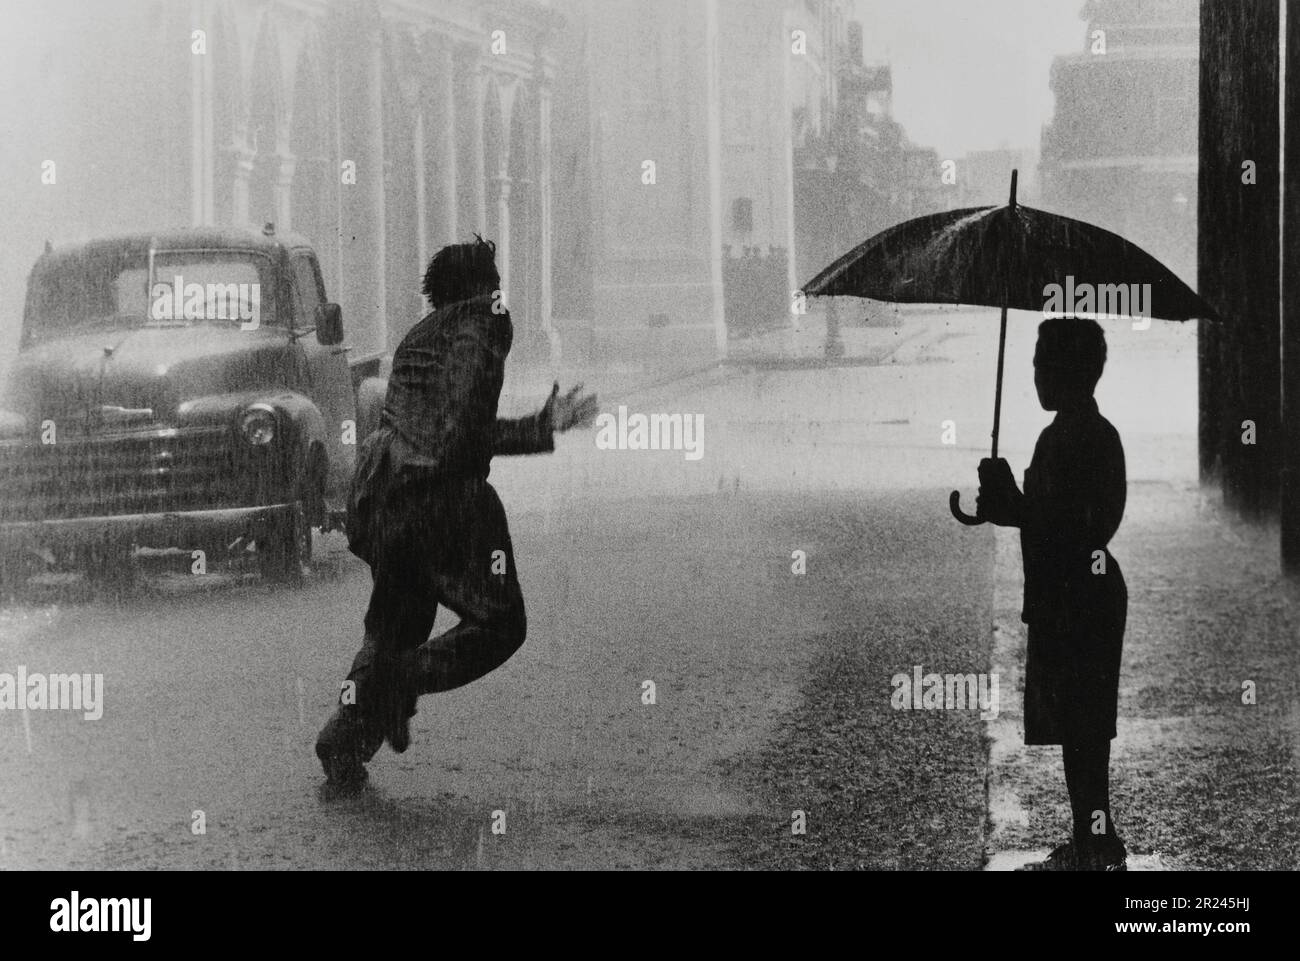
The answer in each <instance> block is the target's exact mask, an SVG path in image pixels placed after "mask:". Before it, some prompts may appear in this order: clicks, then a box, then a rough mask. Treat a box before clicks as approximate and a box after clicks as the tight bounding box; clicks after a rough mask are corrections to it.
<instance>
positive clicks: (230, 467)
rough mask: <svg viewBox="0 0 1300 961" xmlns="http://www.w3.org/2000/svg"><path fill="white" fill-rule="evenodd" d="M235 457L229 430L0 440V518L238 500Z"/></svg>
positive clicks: (240, 487) (243, 491) (242, 490)
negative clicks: (51, 441) (55, 440)
mask: <svg viewBox="0 0 1300 961" xmlns="http://www.w3.org/2000/svg"><path fill="white" fill-rule="evenodd" d="M236 460H237V458H236V454H235V449H234V444H233V438H232V437H231V435H230V432H229V431H228V430H224V429H219V428H202V429H189V430H178V429H175V428H161V429H154V430H149V431H141V432H131V433H129V434H105V435H97V436H94V437H78V438H75V439H69V440H66V441H65V440H63V439H62V438H60V439H59V442H58V443H56V444H49V445H41V444H33V443H31V442H28V441H24V442H10V443H4V444H0V520H5V521H32V520H52V519H57V518H68V517H92V516H105V515H113V514H143V513H158V512H167V511H184V510H199V509H207V508H217V507H229V506H239V505H240V504H241V503H242V502H243V500H246V499H247V492H248V489H249V486H250V485H248V484H247V483H245V482H241V475H242V480H244V481H246V480H247V474H246V472H245V471H244V470H238V468H241V467H242V468H246V467H247V465H246V464H236ZM241 495H242V500H241Z"/></svg>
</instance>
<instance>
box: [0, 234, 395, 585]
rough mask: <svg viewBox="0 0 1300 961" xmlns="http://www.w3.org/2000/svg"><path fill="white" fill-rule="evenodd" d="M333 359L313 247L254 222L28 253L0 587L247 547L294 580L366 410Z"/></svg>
mask: <svg viewBox="0 0 1300 961" xmlns="http://www.w3.org/2000/svg"><path fill="white" fill-rule="evenodd" d="M350 350H351V348H350V347H349V346H348V345H346V344H345V343H344V331H343V320H342V312H341V310H340V308H339V307H338V305H337V304H334V303H330V302H328V301H327V299H326V294H325V288H324V284H323V283H322V280H321V273H320V268H319V265H318V263H317V259H316V254H315V252H314V251H313V250H312V248H311V246H310V245H309V244H308V242H307V241H306V240H305V239H304V238H301V237H295V236H292V235H288V234H285V235H278V236H277V235H276V233H275V230H274V227H273V226H272V225H270V224H268V225H267V226H266V227H265V228H263V229H262V230H260V231H258V230H255V229H249V230H239V229H231V228H195V229H190V230H182V231H173V232H169V233H157V234H149V235H140V236H126V237H117V238H112V239H105V240H96V241H93V242H90V243H86V244H81V245H77V246H71V247H67V248H61V249H58V250H52V249H51V248H50V247H49V245H48V244H47V245H46V251H45V253H44V255H43V256H41V257H40V259H39V260H37V262H36V264H35V266H34V267H33V268H32V271H31V275H30V277H29V279H28V287H27V300H26V307H25V310H24V314H23V322H22V334H21V341H20V344H19V350H18V353H17V357H16V361H15V362H14V363H13V365H12V369H11V370H9V371H8V372H7V376H5V377H4V386H3V393H0V577H3V578H4V585H5V587H6V589H12V588H13V587H15V586H16V583H17V582H18V581H21V580H23V579H25V578H26V576H28V575H29V574H30V573H31V569H32V565H33V564H34V563H35V564H46V565H48V564H50V563H52V562H53V563H57V564H59V565H60V566H62V565H65V564H71V565H74V566H76V567H80V568H81V569H82V570H85V571H87V572H88V573H90V574H91V575H92V576H94V575H96V574H98V575H100V576H103V575H109V576H111V575H112V574H113V572H114V571H116V570H121V569H122V568H123V566H124V564H125V562H126V561H127V560H128V558H129V557H130V555H131V554H132V553H133V552H135V551H136V549H137V548H142V547H148V548H155V549H163V550H166V549H169V548H170V549H173V552H175V550H176V549H178V550H179V551H180V552H181V553H183V554H192V555H193V556H194V557H195V558H199V557H203V558H205V559H206V558H209V557H211V558H213V560H214V562H215V560H216V559H217V557H218V556H222V555H225V554H228V553H230V552H231V551H239V552H247V551H248V550H249V548H253V553H255V555H256V557H257V559H258V563H259V566H260V567H261V569H262V572H263V573H264V574H265V575H267V576H270V577H272V578H275V579H278V580H282V581H289V582H296V581H297V580H298V579H299V578H300V577H301V574H302V571H303V566H304V564H305V563H306V562H307V561H309V560H310V556H311V545H312V536H311V529H312V528H313V527H316V528H321V529H324V530H328V529H329V528H330V527H331V526H332V525H337V524H338V523H339V521H340V519H341V517H342V513H343V509H344V504H345V500H346V491H347V484H348V481H349V479H350V476H351V472H352V468H353V464H354V462H355V451H356V445H357V444H358V443H360V441H361V440H362V439H363V438H364V437H365V435H366V433H368V431H369V430H370V429H372V428H373V426H374V425H375V423H376V422H377V418H378V413H379V409H380V407H381V406H382V402H383V389H384V382H383V381H382V380H378V379H375V378H373V377H368V376H367V375H369V374H373V373H376V372H377V367H378V358H377V356H364V357H359V358H358V357H352V358H350V357H349V351H350ZM350 361H351V362H350ZM197 551H203V552H204V554H203V555H199V554H197V553H194V552H197Z"/></svg>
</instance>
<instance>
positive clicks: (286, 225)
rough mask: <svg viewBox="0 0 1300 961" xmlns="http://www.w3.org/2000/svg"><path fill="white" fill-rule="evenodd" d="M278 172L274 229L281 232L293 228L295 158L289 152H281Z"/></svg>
mask: <svg viewBox="0 0 1300 961" xmlns="http://www.w3.org/2000/svg"><path fill="white" fill-rule="evenodd" d="M278 156H279V160H280V167H279V174H278V176H277V177H276V180H275V229H276V230H277V231H279V232H281V233H285V232H288V231H290V230H293V214H292V210H293V200H292V192H293V174H294V170H295V169H296V166H297V159H296V158H295V157H294V156H293V154H291V153H287V152H286V153H281V154H279V155H278Z"/></svg>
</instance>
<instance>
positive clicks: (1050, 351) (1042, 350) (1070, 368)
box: [1034, 317, 1106, 390]
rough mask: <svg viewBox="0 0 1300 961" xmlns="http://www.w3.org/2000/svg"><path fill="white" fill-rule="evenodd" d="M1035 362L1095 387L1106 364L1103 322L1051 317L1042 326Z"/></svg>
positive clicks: (1039, 332) (1039, 330) (1039, 331)
mask: <svg viewBox="0 0 1300 961" xmlns="http://www.w3.org/2000/svg"><path fill="white" fill-rule="evenodd" d="M1034 363H1035V364H1036V365H1038V366H1040V367H1052V368H1055V369H1057V370H1059V371H1061V372H1063V373H1067V374H1068V375H1070V376H1072V377H1077V378H1078V382H1079V383H1080V384H1081V385H1082V386H1085V387H1087V388H1088V389H1089V390H1091V389H1092V388H1094V387H1096V386H1097V381H1099V380H1100V379H1101V372H1102V370H1103V369H1104V368H1105V366H1106V335H1105V333H1104V332H1103V331H1102V329H1101V324H1099V323H1097V322H1096V321H1095V320H1092V319H1090V318H1087V317H1049V318H1048V319H1047V320H1045V321H1043V322H1042V323H1041V324H1039V325H1038V348H1037V350H1036V351H1035V352H1034Z"/></svg>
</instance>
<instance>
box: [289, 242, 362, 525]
mask: <svg viewBox="0 0 1300 961" xmlns="http://www.w3.org/2000/svg"><path fill="white" fill-rule="evenodd" d="M290 263H291V266H292V269H293V290H294V292H293V311H294V318H293V322H294V327H295V328H296V329H298V330H303V329H311V328H314V327H315V326H316V312H317V309H318V308H319V307H320V306H321V305H322V304H324V303H325V285H324V283H323V282H322V281H321V276H320V268H319V267H318V266H317V264H316V257H315V255H314V254H313V253H312V252H311V251H310V250H294V251H292V252H291V253H290ZM346 322H347V321H346V318H345V319H344V323H345V324H346ZM298 343H299V344H300V345H301V346H302V349H303V353H304V354H305V356H306V358H307V369H308V371H309V374H310V377H311V389H312V399H313V400H315V402H316V406H317V407H318V408H319V409H320V412H321V416H322V417H323V418H324V419H325V450H326V453H327V454H328V455H329V474H328V476H327V477H326V481H325V503H326V506H327V507H328V508H330V509H333V510H339V509H342V508H343V507H344V505H345V503H346V497H347V489H348V484H349V482H350V481H351V479H352V469H353V466H354V464H355V463H356V440H355V434H356V420H357V411H356V399H355V397H354V396H353V394H352V372H351V370H350V368H349V366H348V351H349V350H350V349H351V348H350V347H349V346H348V345H347V344H346V343H343V344H337V345H335V346H333V347H324V346H322V345H321V344H320V343H319V342H318V341H317V340H316V335H315V334H314V333H312V334H307V335H306V336H304V337H302V338H301V339H300V340H299V341H298Z"/></svg>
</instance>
